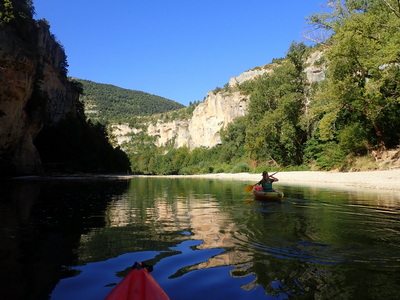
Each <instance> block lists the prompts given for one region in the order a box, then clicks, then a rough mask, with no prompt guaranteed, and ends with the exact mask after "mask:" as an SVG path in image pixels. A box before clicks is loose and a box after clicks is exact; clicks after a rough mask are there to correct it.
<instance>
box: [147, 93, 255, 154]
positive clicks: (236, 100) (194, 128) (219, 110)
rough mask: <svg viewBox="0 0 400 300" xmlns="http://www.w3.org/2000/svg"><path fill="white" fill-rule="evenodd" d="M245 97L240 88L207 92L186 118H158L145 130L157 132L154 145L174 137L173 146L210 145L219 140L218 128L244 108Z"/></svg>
mask: <svg viewBox="0 0 400 300" xmlns="http://www.w3.org/2000/svg"><path fill="white" fill-rule="evenodd" d="M247 102H248V99H247V98H246V97H245V96H243V95H241V94H240V93H239V92H232V93H227V92H220V93H214V92H209V93H208V94H207V98H206V99H205V100H204V102H202V103H200V104H199V105H198V106H197V107H196V109H195V110H194V111H193V115H192V117H191V118H190V119H187V120H175V121H172V122H167V123H162V122H157V124H156V125H152V124H150V125H149V126H148V132H147V133H148V134H149V135H152V136H157V137H158V139H157V142H156V145H157V146H162V145H165V144H166V143H167V142H168V141H169V140H174V141H175V147H183V146H187V147H188V148H189V149H191V150H192V149H194V148H196V147H200V146H204V147H212V146H215V145H217V144H219V143H221V137H220V133H219V132H220V130H221V129H222V128H224V127H226V126H227V125H228V124H229V123H230V122H232V121H233V120H234V119H236V118H237V117H240V116H244V115H245V114H246V112H247Z"/></svg>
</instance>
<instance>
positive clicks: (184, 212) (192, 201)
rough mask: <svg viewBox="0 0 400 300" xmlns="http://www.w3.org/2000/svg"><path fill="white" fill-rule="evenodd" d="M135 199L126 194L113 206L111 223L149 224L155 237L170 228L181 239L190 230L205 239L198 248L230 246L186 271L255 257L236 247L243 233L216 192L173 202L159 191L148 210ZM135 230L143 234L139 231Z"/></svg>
mask: <svg viewBox="0 0 400 300" xmlns="http://www.w3.org/2000/svg"><path fill="white" fill-rule="evenodd" d="M138 197H140V196H138ZM131 201H132V199H131V198H125V197H123V199H121V200H119V201H116V202H114V203H113V204H112V205H111V206H110V207H109V209H108V213H107V220H108V225H109V226H110V227H124V226H132V225H134V227H133V228H132V230H134V228H138V227H139V228H140V227H142V226H147V225H148V228H149V229H150V230H149V232H147V234H148V235H149V239H152V238H153V239H155V240H156V239H162V237H160V235H168V232H170V233H171V238H173V236H174V237H175V239H176V241H179V235H180V234H179V233H182V232H190V233H191V235H190V239H192V240H199V241H202V243H201V244H200V245H198V246H197V247H196V249H218V248H219V249H228V251H225V252H223V253H221V254H219V255H216V256H214V257H211V258H209V259H207V261H205V262H202V263H199V264H197V265H194V266H188V268H187V269H186V271H191V270H195V269H203V268H213V267H219V266H228V265H237V264H241V263H246V262H249V261H251V257H250V256H249V255H248V254H246V253H245V252H240V251H236V248H237V243H238V235H239V233H238V232H237V228H236V224H235V223H234V222H232V220H231V219H230V218H231V215H230V214H229V213H226V212H222V211H221V209H220V204H219V203H218V200H217V199H215V198H214V197H213V196H211V195H210V196H209V198H207V199H198V198H196V196H195V195H188V196H187V197H185V198H182V199H178V200H176V201H173V202H169V201H168V199H167V195H164V196H162V195H158V197H156V198H154V202H152V205H151V208H149V207H147V208H146V209H144V210H141V209H139V208H138V207H137V205H134V204H133V203H132V202H131ZM135 233H136V234H138V235H140V234H139V233H138V232H135ZM174 234H175V235H174ZM178 234H179V235H178ZM181 239H182V237H181ZM240 239H245V237H241V238H240ZM149 250H150V249H149ZM152 250H154V249H152Z"/></svg>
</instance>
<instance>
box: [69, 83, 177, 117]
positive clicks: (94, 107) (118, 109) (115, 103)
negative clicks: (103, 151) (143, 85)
mask: <svg viewBox="0 0 400 300" xmlns="http://www.w3.org/2000/svg"><path fill="white" fill-rule="evenodd" d="M72 79H73V80H74V81H76V82H78V83H80V84H82V88H83V95H82V96H81V100H82V101H83V103H84V105H85V111H86V115H87V117H88V118H90V119H100V120H107V121H127V120H129V119H130V118H132V117H135V116H144V115H150V114H158V113H164V112H167V111H172V110H177V109H180V108H183V107H184V105H182V104H180V103H178V102H175V101H173V100H169V99H166V98H163V97H160V96H156V95H152V94H148V93H145V92H141V91H135V90H128V89H123V88H120V87H117V86H114V85H110V84H101V83H96V82H93V81H89V80H82V79H77V78H72Z"/></svg>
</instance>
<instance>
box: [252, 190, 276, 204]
mask: <svg viewBox="0 0 400 300" xmlns="http://www.w3.org/2000/svg"><path fill="white" fill-rule="evenodd" d="M253 197H254V199H255V200H258V201H266V202H282V201H283V197H284V194H283V193H282V192H281V191H278V190H276V191H274V192H264V191H255V190H253Z"/></svg>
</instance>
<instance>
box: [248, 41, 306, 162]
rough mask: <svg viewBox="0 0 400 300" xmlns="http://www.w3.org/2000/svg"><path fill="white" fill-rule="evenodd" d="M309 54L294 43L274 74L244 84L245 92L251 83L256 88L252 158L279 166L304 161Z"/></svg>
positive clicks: (250, 130) (251, 122) (250, 123)
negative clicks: (307, 55) (304, 125)
mask: <svg viewBox="0 0 400 300" xmlns="http://www.w3.org/2000/svg"><path fill="white" fill-rule="evenodd" d="M305 52H306V47H305V46H304V44H297V43H293V44H292V45H291V46H290V48H289V52H288V55H287V58H288V59H287V60H285V61H284V62H283V63H282V64H281V65H279V66H278V67H276V68H275V69H274V73H273V74H271V75H264V76H260V77H258V78H257V79H256V80H254V82H251V83H247V84H244V86H243V88H244V90H247V91H249V88H248V85H249V84H251V87H252V91H251V92H250V105H249V113H248V115H247V131H246V146H245V148H246V150H247V151H248V153H249V156H250V158H252V159H255V160H257V161H273V162H276V163H278V164H300V163H301V162H302V143H303V142H304V138H305V132H304V130H302V128H301V125H300V123H301V118H302V115H303V112H304V105H305V90H304V89H305V78H304V73H303V72H302V71H303V69H304V67H303V64H304V55H305ZM246 85H247V86H246Z"/></svg>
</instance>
